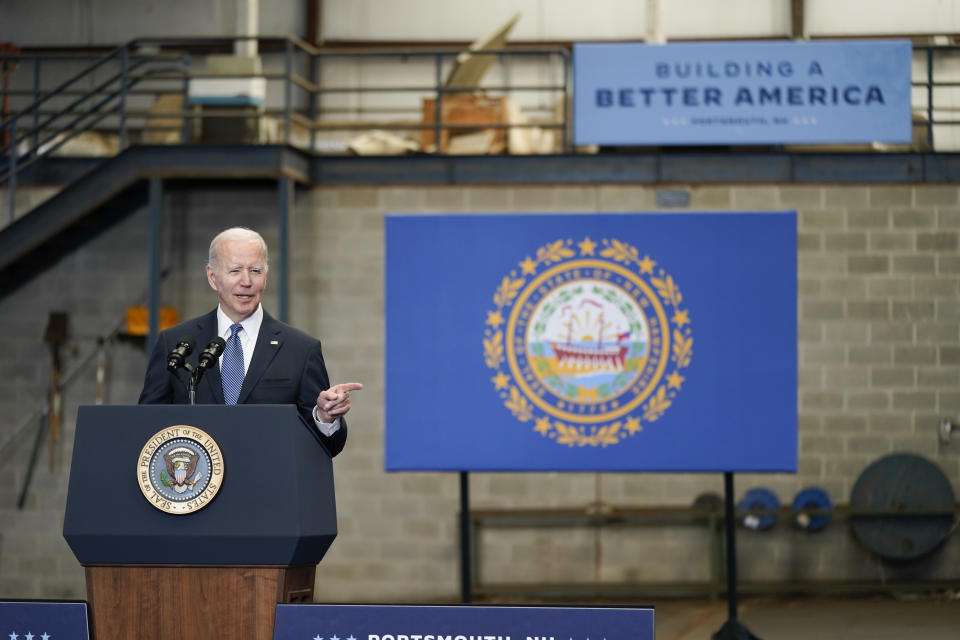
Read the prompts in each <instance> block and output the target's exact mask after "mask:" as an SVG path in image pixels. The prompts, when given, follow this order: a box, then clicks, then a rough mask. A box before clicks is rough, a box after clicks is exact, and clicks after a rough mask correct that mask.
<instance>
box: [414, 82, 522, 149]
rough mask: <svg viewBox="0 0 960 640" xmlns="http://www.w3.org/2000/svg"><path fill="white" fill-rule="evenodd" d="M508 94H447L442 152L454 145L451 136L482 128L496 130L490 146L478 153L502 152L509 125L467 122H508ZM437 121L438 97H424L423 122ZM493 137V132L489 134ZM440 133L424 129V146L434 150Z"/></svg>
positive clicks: (430, 123)
mask: <svg viewBox="0 0 960 640" xmlns="http://www.w3.org/2000/svg"><path fill="white" fill-rule="evenodd" d="M505 102H506V98H503V97H499V98H497V97H487V96H480V95H473V94H451V95H447V96H444V97H443V100H442V101H441V103H442V109H443V113H442V118H441V122H442V125H443V130H442V131H441V132H440V148H439V152H440V153H447V151H448V150H449V148H450V138H451V137H453V136H458V135H472V134H477V133H479V132H481V131H485V132H490V133H492V134H493V135H492V139H491V141H490V142H489V145H488V148H486V149H482V150H477V151H476V152H477V153H500V152H502V151H503V150H504V149H505V148H506V143H507V130H506V129H463V128H458V127H457V125H460V126H461V127H462V126H463V125H470V126H480V125H487V124H497V125H505V124H507V122H508V118H507V109H506V104H505ZM435 122H436V100H435V99H434V98H425V99H424V100H423V124H425V125H433V124H434V123H435ZM487 138H490V136H487ZM435 140H436V135H435V131H434V130H433V129H424V130H423V131H422V132H421V135H420V144H421V147H422V148H423V149H424V150H431V148H432V147H433V146H434V145H435Z"/></svg>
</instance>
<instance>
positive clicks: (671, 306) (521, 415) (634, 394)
mask: <svg viewBox="0 0 960 640" xmlns="http://www.w3.org/2000/svg"><path fill="white" fill-rule="evenodd" d="M683 303H684V300H683V295H682V293H681V291H680V287H679V285H678V284H677V283H676V282H675V281H674V279H673V277H672V276H671V275H670V274H669V273H667V272H666V270H665V269H664V268H662V267H661V266H659V265H658V263H657V262H656V261H655V260H653V259H652V258H651V257H650V256H649V255H643V257H641V256H640V252H639V250H638V249H637V248H636V247H633V246H631V245H629V244H627V243H625V242H622V241H620V240H618V239H614V238H602V239H601V241H600V242H599V243H598V242H594V241H593V240H591V239H590V238H589V237H584V239H583V240H582V241H580V242H574V240H573V239H571V238H566V239H563V238H561V239H558V240H555V241H553V242H550V243H548V244H546V245H544V246H542V247H540V248H539V249H537V251H536V253H535V257H532V256H527V257H526V258H525V259H524V260H522V261H520V262H518V263H517V268H515V269H512V270H511V271H510V272H509V273H508V274H507V275H505V276H504V277H503V279H502V280H501V282H500V284H499V285H498V286H497V287H496V290H495V292H494V294H493V308H492V309H490V310H489V311H487V318H486V322H485V327H484V335H483V357H484V362H485V363H486V365H487V366H488V367H489V368H490V369H493V370H494V371H495V372H496V373H495V375H494V376H493V377H492V378H491V382H493V385H494V390H495V391H496V392H497V394H498V395H499V397H500V399H501V400H502V401H503V404H504V406H505V407H506V409H508V410H509V411H510V413H511V414H512V415H513V417H514V418H516V419H517V420H518V421H520V422H521V423H531V424H532V425H533V429H534V431H536V432H537V433H539V434H540V435H542V436H544V437H547V438H551V439H553V440H554V441H555V442H557V443H558V444H564V445H567V446H571V447H572V446H581V447H582V446H594V447H596V446H600V447H606V446H610V445H615V444H618V443H620V442H622V441H623V440H625V439H627V438H629V437H631V436H634V435H636V434H637V433H640V432H642V431H643V428H644V424H649V423H652V422H656V421H657V420H658V419H659V418H660V417H661V416H663V414H664V413H665V412H666V411H667V410H669V408H670V407H671V406H672V405H673V403H674V401H675V400H676V398H677V396H678V394H679V393H680V391H681V389H682V387H683V383H684V381H685V380H686V378H685V377H684V376H683V375H682V374H681V371H683V370H684V369H686V368H687V367H689V366H690V363H691V361H692V357H693V331H692V326H691V321H690V314H689V311H688V309H686V308H684V305H683Z"/></svg>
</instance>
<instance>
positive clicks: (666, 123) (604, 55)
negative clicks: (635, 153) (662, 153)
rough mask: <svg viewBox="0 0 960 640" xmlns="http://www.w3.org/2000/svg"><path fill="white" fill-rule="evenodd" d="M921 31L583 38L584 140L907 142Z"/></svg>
mask: <svg viewBox="0 0 960 640" xmlns="http://www.w3.org/2000/svg"><path fill="white" fill-rule="evenodd" d="M910 58H911V45H910V42H909V41H856V42H839V41H828V42H736V43H735V42H722V43H689V44H686V43H685V44H666V45H648V44H577V45H575V46H574V52H573V65H574V108H573V118H574V120H573V137H574V143H575V144H578V145H587V144H600V145H707V144H734V145H735V144H804V143H810V144H812V143H869V142H890V143H906V142H910V140H911V115H910Z"/></svg>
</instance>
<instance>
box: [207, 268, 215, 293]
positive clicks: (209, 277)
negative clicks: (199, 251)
mask: <svg viewBox="0 0 960 640" xmlns="http://www.w3.org/2000/svg"><path fill="white" fill-rule="evenodd" d="M207 283H209V285H210V288H211V289H213V290H214V291H216V290H217V281H216V279H215V277H214V273H213V268H212V267H211V266H210V265H207Z"/></svg>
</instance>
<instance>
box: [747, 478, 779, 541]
mask: <svg viewBox="0 0 960 640" xmlns="http://www.w3.org/2000/svg"><path fill="white" fill-rule="evenodd" d="M779 508H780V499H779V498H777V494H775V493H774V492H773V491H771V490H770V489H765V488H763V487H757V488H755V489H750V490H749V491H747V493H746V495H744V496H743V499H742V500H740V502H739V503H737V509H738V510H740V511H747V512H749V511H776V510H777V509H779ZM740 523H741V524H742V525H743V526H745V527H746V528H748V529H753V530H755V531H766V530H767V529H771V528H773V525H775V524H776V523H777V514H776V513H744V514H743V515H741V516H740Z"/></svg>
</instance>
